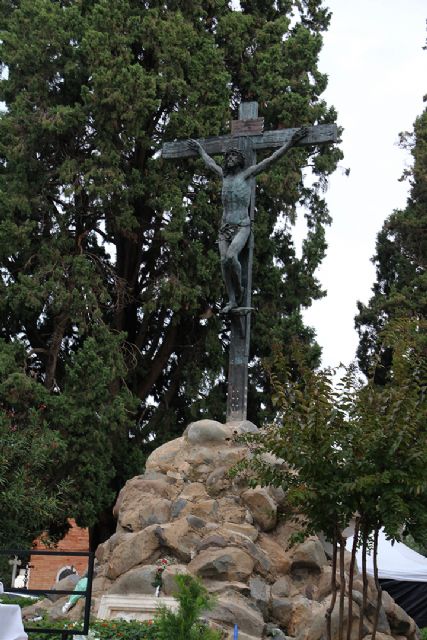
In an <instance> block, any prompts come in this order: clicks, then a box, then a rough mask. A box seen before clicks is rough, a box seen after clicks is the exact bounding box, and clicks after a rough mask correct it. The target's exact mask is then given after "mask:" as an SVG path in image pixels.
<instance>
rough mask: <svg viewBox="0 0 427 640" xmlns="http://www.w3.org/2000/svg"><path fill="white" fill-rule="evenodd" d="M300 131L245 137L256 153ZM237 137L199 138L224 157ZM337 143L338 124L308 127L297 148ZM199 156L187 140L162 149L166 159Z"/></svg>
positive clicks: (276, 144) (201, 142) (294, 129)
mask: <svg viewBox="0 0 427 640" xmlns="http://www.w3.org/2000/svg"><path fill="white" fill-rule="evenodd" d="M297 131H298V127H296V128H292V129H276V130H275V131H264V133H261V134H256V135H245V137H246V138H247V140H248V142H249V144H250V146H251V147H252V149H253V150H254V151H261V150H262V149H277V148H278V147H281V146H282V145H284V144H285V143H286V142H288V141H289V140H291V138H292V136H293V134H294V133H296V132H297ZM239 137H241V134H240V135H235V136H217V137H212V138H198V139H197V142H200V144H201V145H202V147H203V148H204V149H205V151H206V152H207V153H209V155H222V154H224V153H226V151H227V149H228V148H229V147H230V146H232V145H233V144H235V142H236V138H239ZM336 141H337V125H336V124H318V125H316V126H313V127H307V135H306V136H305V137H304V138H303V139H302V140H300V141H299V142H298V143H297V145H296V146H298V147H307V146H312V145H317V144H325V143H330V142H336ZM192 156H197V152H196V151H193V149H190V147H189V146H188V142H187V141H186V140H177V141H176V142H165V143H164V145H163V148H162V157H163V158H166V159H172V160H174V159H177V158H191V157H192Z"/></svg>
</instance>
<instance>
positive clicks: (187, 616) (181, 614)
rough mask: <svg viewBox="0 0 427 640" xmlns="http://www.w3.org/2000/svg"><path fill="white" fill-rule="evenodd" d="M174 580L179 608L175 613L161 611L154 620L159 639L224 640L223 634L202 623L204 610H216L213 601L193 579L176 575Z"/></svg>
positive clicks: (161, 609)
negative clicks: (222, 639) (201, 617)
mask: <svg viewBox="0 0 427 640" xmlns="http://www.w3.org/2000/svg"><path fill="white" fill-rule="evenodd" d="M175 580H176V583H177V587H178V590H177V593H176V594H175V597H176V598H177V600H178V602H179V608H178V611H177V612H176V613H175V612H173V611H170V609H167V608H166V607H161V608H160V610H159V614H158V615H157V616H156V619H155V622H156V628H157V638H158V640H221V637H222V634H221V632H219V631H215V630H213V629H210V628H209V627H208V626H207V625H206V624H205V623H204V622H203V621H201V620H200V616H201V615H202V614H203V612H204V611H209V610H210V609H213V607H214V605H215V600H214V598H213V597H212V596H211V595H210V594H209V593H208V591H207V589H206V588H205V587H204V586H203V585H202V583H201V582H200V581H199V580H197V579H196V578H193V577H192V576H189V575H177V576H176V577H175Z"/></svg>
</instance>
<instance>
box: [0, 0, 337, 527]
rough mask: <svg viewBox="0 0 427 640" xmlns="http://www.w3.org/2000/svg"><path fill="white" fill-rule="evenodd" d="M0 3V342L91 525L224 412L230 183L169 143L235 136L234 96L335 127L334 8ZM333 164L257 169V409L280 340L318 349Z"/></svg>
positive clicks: (326, 153)
mask: <svg viewBox="0 0 427 640" xmlns="http://www.w3.org/2000/svg"><path fill="white" fill-rule="evenodd" d="M0 16H1V17H0V29H1V38H0V39H1V45H0V61H1V65H2V68H3V70H4V77H3V80H2V81H1V84H0V100H3V101H4V103H5V105H6V108H5V110H4V112H3V113H2V115H1V118H0V209H1V221H0V270H1V271H0V272H1V278H0V289H1V290H0V294H1V296H0V298H1V299H0V337H1V338H2V341H1V342H0V348H7V345H8V344H10V343H12V342H16V341H19V342H20V343H21V344H22V345H24V347H25V352H26V360H25V375H27V376H28V377H30V378H31V380H33V381H35V382H37V383H38V384H39V385H41V386H43V388H44V389H45V391H46V395H47V398H48V399H47V402H46V404H47V406H48V412H49V420H48V426H49V428H50V429H52V430H53V431H55V433H57V434H58V436H60V437H61V438H63V439H65V440H66V441H67V442H68V445H69V446H68V450H67V452H64V455H63V464H62V466H61V468H60V469H58V471H57V477H58V481H59V480H61V478H69V479H73V478H74V479H75V478H77V477H79V474H80V476H81V477H84V478H85V483H86V484H85V486H84V487H82V488H80V487H81V485H80V484H79V482H75V485H74V486H75V493H74V505H73V501H72V500H71V502H70V504H71V505H73V507H72V508H73V513H72V515H74V516H75V517H76V518H77V520H78V522H79V523H80V524H89V525H93V524H94V523H95V522H97V521H98V522H99V518H100V516H99V514H100V513H101V512H102V511H103V510H104V509H106V508H107V507H108V505H109V504H110V502H111V499H112V497H113V495H114V492H115V491H116V490H117V489H118V488H119V487H120V486H121V484H122V483H123V481H124V480H125V479H126V478H127V477H129V475H131V474H133V473H135V472H138V471H140V469H141V466H142V464H143V457H144V455H146V453H147V452H148V451H149V450H150V449H151V448H153V447H154V446H157V445H158V444H160V443H161V442H163V441H165V440H167V439H169V438H171V437H174V436H175V435H177V434H179V433H181V432H182V429H183V427H184V426H185V424H186V423H187V422H188V420H190V419H192V418H193V419H194V418H197V417H202V416H207V415H209V416H210V417H213V418H219V419H223V418H224V409H225V385H224V367H225V362H226V347H227V339H228V336H227V332H226V331H225V330H224V327H223V326H222V323H221V322H220V320H219V319H218V316H217V311H218V309H219V308H220V306H221V302H222V300H221V297H222V295H223V286H222V282H221V276H220V269H219V259H218V256H217V250H216V244H215V241H216V236H217V230H218V226H219V220H220V206H221V205H220V199H219V188H218V187H219V185H218V184H217V183H215V182H213V181H212V180H211V179H210V180H209V181H207V179H206V177H205V175H204V167H203V165H202V164H201V163H200V161H199V160H182V161H181V162H179V163H168V162H166V161H163V160H162V158H161V157H160V154H159V151H160V148H161V145H162V143H163V142H164V141H166V140H173V139H175V138H185V137H199V136H209V135H217V134H223V133H226V132H227V131H228V128H229V121H230V119H232V118H233V117H236V113H237V107H238V104H239V102H240V101H241V100H258V101H259V103H260V111H261V115H263V116H264V118H265V126H266V129H271V128H277V127H280V126H286V127H293V126H300V125H303V124H319V123H331V122H334V121H335V118H336V114H335V111H334V109H333V108H331V107H328V105H327V104H326V103H325V102H324V100H322V99H321V98H320V96H321V94H322V92H323V91H324V89H325V87H326V82H327V78H326V75H324V74H322V73H320V71H319V70H318V68H317V62H318V55H319V51H320V49H321V46H322V32H323V31H325V30H326V29H327V27H328V24H329V19H330V14H329V13H328V11H327V9H326V8H325V7H323V6H322V1H321V0H301V1H291V0H289V1H287V0H286V1H283V2H273V0H248V1H242V2H241V11H237V10H234V9H233V8H232V6H231V2H226V1H225V0H210V1H209V2H206V1H204V2H202V1H201V0H185V1H183V0H180V1H179V2H178V1H177V0H166V1H162V2H159V1H158V0H147V1H146V2H141V1H139V0H116V1H115V2H113V3H111V2H109V1H108V0H54V1H52V0H21V1H20V2H19V3H17V2H15V0H0ZM339 158H340V152H339V150H337V149H330V148H327V149H322V150H321V151H319V150H318V149H314V150H313V149H311V150H307V149H295V150H293V151H292V153H291V154H289V155H288V157H286V158H284V159H283V160H282V161H281V163H280V165H277V166H276V167H275V168H274V169H272V170H271V171H270V172H269V173H268V174H266V175H264V176H261V177H260V179H259V181H258V196H257V212H256V225H255V237H256V252H255V263H254V296H253V300H254V306H255V307H256V308H257V313H256V314H255V317H254V322H253V340H252V362H253V366H252V369H251V400H250V415H249V417H250V419H252V420H254V421H259V420H260V419H261V418H262V416H263V415H264V414H268V412H269V411H270V409H271V407H270V401H269V395H268V383H267V381H266V379H265V376H264V374H263V371H262V368H261V366H260V362H261V359H262V358H267V359H268V358H269V356H270V355H271V346H272V344H275V343H286V342H287V341H288V339H289V337H290V336H291V335H298V336H299V337H300V339H302V340H303V342H305V344H306V354H307V360H308V362H310V363H311V364H312V365H315V364H316V363H317V362H318V358H319V352H320V351H319V347H318V345H316V343H315V340H314V334H313V332H312V330H310V329H309V328H307V327H305V326H304V324H303V322H302V317H301V309H302V308H303V307H306V306H309V305H310V304H311V301H312V300H313V299H316V298H318V297H320V296H322V295H323V292H322V290H321V287H320V284H319V282H318V281H317V280H316V277H315V270H316V268H317V266H318V265H319V263H320V261H321V260H322V258H323V256H324V254H325V250H326V243H325V235H324V230H325V225H327V224H328V223H329V222H330V218H329V214H328V211H327V208H326V205H325V202H324V200H323V198H322V190H323V188H324V186H325V183H326V179H327V176H328V175H329V174H330V173H331V172H332V171H333V170H334V168H335V166H336V163H337V161H338V160H339ZM308 166H309V167H310V169H309V170H310V171H311V172H312V174H313V175H314V180H313V181H312V185H311V186H310V187H308V186H304V185H303V184H302V183H301V173H302V171H303V170H304V168H305V167H308ZM298 203H299V204H301V205H302V206H303V207H304V211H305V216H306V219H307V228H308V232H307V237H306V239H305V241H304V244H303V251H302V256H301V258H297V256H296V251H295V246H294V243H293V240H292V224H293V222H294V220H295V215H296V213H295V212H296V205H297V204H298ZM278 223H280V224H278ZM0 375H1V376H2V379H3V378H5V377H6V375H7V371H4V370H3V371H1V372H0ZM30 408H31V407H28V410H30ZM263 412H264V414H263ZM70 508H71V507H70ZM100 536H101V537H102V534H100Z"/></svg>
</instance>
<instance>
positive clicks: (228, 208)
mask: <svg viewBox="0 0 427 640" xmlns="http://www.w3.org/2000/svg"><path fill="white" fill-rule="evenodd" d="M257 116H258V103H257V102H242V103H241V104H240V108H239V120H235V121H233V122H232V127H231V136H221V137H216V138H202V139H199V140H188V141H177V142H169V143H165V144H164V145H163V149H162V156H163V157H164V158H183V157H189V156H194V155H197V154H198V155H200V156H201V158H202V159H203V161H204V162H205V164H206V166H207V167H208V168H209V169H210V170H212V171H213V172H215V173H216V174H217V175H219V176H220V177H221V178H222V204H223V215H222V220H221V226H220V229H219V237H218V245H219V252H220V258H221V270H222V275H223V278H224V282H225V287H226V290H227V295H228V302H227V303H226V305H225V307H224V308H223V309H222V311H221V313H222V314H223V315H224V316H226V317H229V318H230V322H231V340H230V358H229V370H228V395H227V422H231V421H235V420H245V419H246V411H247V386H248V361H249V346H250V318H251V312H252V310H253V309H252V308H251V289H252V259H253V247H254V242H253V233H252V225H253V220H254V213H255V176H256V175H258V174H259V173H261V172H262V171H265V170H266V169H267V168H268V167H269V166H271V165H272V164H273V163H274V162H277V160H279V159H280V158H281V157H282V156H283V155H284V154H285V153H286V152H287V151H288V150H289V149H291V148H292V147H294V146H302V145H319V144H325V143H329V142H336V140H337V128H336V125H317V126H312V127H301V128H299V129H298V128H296V129H278V130H276V131H267V132H263V118H258V117H257ZM268 148H270V149H271V148H276V151H274V153H272V154H271V155H270V156H269V157H267V158H265V159H264V160H262V161H261V162H259V163H257V162H256V150H257V149H268ZM209 154H212V155H216V154H224V155H225V162H224V167H223V168H222V167H220V166H219V165H218V164H217V163H216V162H215V160H214V159H213V158H212V157H211V155H209Z"/></svg>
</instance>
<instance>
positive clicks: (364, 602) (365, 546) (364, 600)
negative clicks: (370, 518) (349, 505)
mask: <svg viewBox="0 0 427 640" xmlns="http://www.w3.org/2000/svg"><path fill="white" fill-rule="evenodd" d="M362 536H363V545H362V580H363V597H362V607H361V610H360V618H359V640H362V638H363V618H364V615H365V611H366V605H367V602H368V577H367V575H366V553H367V550H368V534H367V533H366V529H365V528H364V529H363V533H362Z"/></svg>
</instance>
